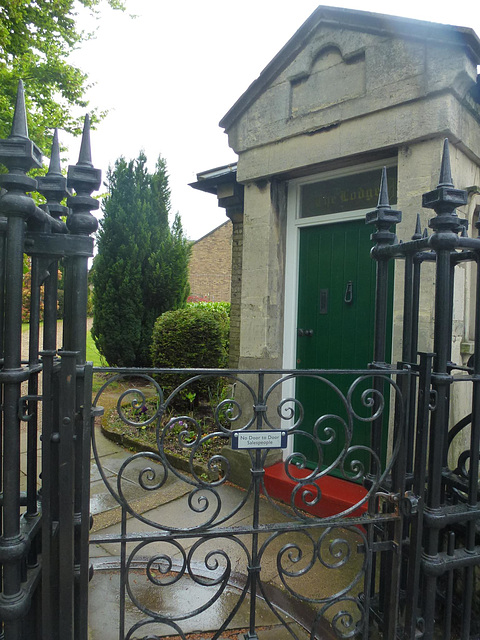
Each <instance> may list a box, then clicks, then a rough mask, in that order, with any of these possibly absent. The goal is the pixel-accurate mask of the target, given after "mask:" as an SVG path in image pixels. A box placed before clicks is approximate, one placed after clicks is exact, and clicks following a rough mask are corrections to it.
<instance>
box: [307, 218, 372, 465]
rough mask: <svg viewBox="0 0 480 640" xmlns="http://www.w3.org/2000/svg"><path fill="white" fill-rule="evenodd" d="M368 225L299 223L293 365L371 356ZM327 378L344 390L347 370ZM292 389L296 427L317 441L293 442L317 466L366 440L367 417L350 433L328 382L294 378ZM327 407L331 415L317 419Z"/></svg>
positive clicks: (358, 362)
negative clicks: (300, 414)
mask: <svg viewBox="0 0 480 640" xmlns="http://www.w3.org/2000/svg"><path fill="white" fill-rule="evenodd" d="M371 233H372V229H371V227H370V226H367V225H366V224H365V220H364V219H362V220H356V221H349V222H344V223H335V224H326V225H320V226H315V227H304V228H302V229H300V253H299V255H300V259H299V260H300V261H299V283H298V319H297V368H298V369H365V368H366V367H367V365H368V364H369V363H370V362H371V361H372V359H373V332H374V311H375V268H376V265H375V261H374V260H372V259H371V258H370V248H371V246H372V241H371V240H370V234H371ZM329 379H330V380H331V381H332V382H333V383H334V384H335V385H336V386H338V388H339V389H340V391H341V392H342V393H346V391H347V389H348V387H349V385H350V384H351V383H352V380H353V379H354V378H353V377H352V376H348V377H344V376H340V375H338V376H334V377H330V378H329ZM365 384H366V383H365ZM357 395H358V394H357ZM296 397H297V399H298V400H299V401H300V403H301V404H302V406H303V409H304V420H303V423H302V427H301V429H302V430H304V431H306V432H308V433H310V434H314V433H316V435H317V436H318V438H319V439H320V440H321V441H322V443H321V444H320V445H319V444H318V441H317V442H316V441H315V440H314V439H313V438H311V437H310V438H309V437H308V436H300V435H299V436H298V437H297V438H296V442H295V450H296V451H298V452H300V453H302V454H303V455H305V457H306V458H307V460H308V461H309V463H310V464H309V466H310V465H316V464H317V463H318V461H319V458H321V460H320V462H321V464H322V466H327V465H331V464H332V463H333V462H334V461H335V460H338V457H339V455H340V454H341V452H342V450H343V448H344V447H345V446H346V443H347V446H349V445H352V444H353V445H355V444H365V445H368V444H369V442H370V423H368V422H362V421H361V420H359V421H356V422H355V425H354V433H353V438H352V439H351V440H350V437H349V436H348V434H347V433H346V429H345V426H344V423H343V422H342V420H346V417H347V416H346V411H345V405H344V402H343V401H342V398H341V397H340V396H339V394H338V393H337V392H336V391H335V389H332V388H331V387H329V385H328V384H326V383H322V382H319V381H318V380H310V379H298V380H297V388H296ZM356 402H358V401H356ZM361 410H362V409H361V408H359V411H361ZM326 414H332V416H336V417H330V418H324V419H321V416H324V415H326ZM319 419H320V421H319ZM316 423H317V424H316ZM315 425H316V426H315ZM357 457H358V456H357ZM360 457H361V456H360Z"/></svg>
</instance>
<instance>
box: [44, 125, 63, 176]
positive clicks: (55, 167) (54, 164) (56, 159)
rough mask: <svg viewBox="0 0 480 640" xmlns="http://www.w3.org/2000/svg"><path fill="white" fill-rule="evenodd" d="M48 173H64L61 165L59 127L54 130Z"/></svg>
mask: <svg viewBox="0 0 480 640" xmlns="http://www.w3.org/2000/svg"><path fill="white" fill-rule="evenodd" d="M47 175H51V176H53V175H56V176H57V175H62V169H61V167H60V145H59V144H58V129H57V128H55V131H54V132H53V140H52V151H51V153H50V164H49V167H48V173H47Z"/></svg>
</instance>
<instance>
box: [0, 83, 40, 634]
mask: <svg viewBox="0 0 480 640" xmlns="http://www.w3.org/2000/svg"><path fill="white" fill-rule="evenodd" d="M0 162H2V163H3V164H4V165H5V166H6V167H7V168H8V169H9V173H8V174H5V175H2V176H0V185H1V186H2V187H5V188H6V189H7V193H5V194H3V195H2V197H1V198H0V212H1V214H2V215H4V216H6V218H7V232H6V250H5V291H4V294H5V305H4V311H5V340H4V345H5V350H4V361H3V371H2V373H1V376H2V382H3V385H4V397H3V416H4V423H3V427H4V431H3V447H4V449H3V453H4V456H3V523H2V524H3V532H2V533H3V535H2V537H1V538H0V561H1V563H2V565H3V576H2V578H3V580H2V584H3V589H2V593H1V594H0V618H1V619H2V620H3V623H4V637H5V640H16V639H19V638H20V637H21V633H22V618H23V617H24V616H25V615H26V613H27V612H28V610H29V607H30V596H31V594H30V593H29V590H28V588H27V587H26V585H25V584H24V583H23V580H24V575H23V571H24V569H23V567H24V565H25V563H26V555H27V550H28V542H29V541H28V533H26V532H25V531H22V529H21V523H20V415H19V407H20V397H21V383H22V381H23V380H26V379H27V378H28V373H24V371H23V369H22V367H21V335H22V280H23V241H24V228H25V220H26V219H27V218H28V217H29V216H31V215H33V214H34V212H35V209H36V207H35V203H34V202H33V200H32V199H31V198H30V197H29V196H27V195H26V192H27V191H31V190H34V189H35V187H36V181H35V180H33V179H32V178H29V177H27V175H26V172H27V171H28V170H29V169H31V168H32V167H39V166H41V153H40V150H39V149H38V148H37V147H36V146H35V145H34V144H33V143H32V142H31V141H30V140H29V139H28V133H27V126H26V113H25V104H24V98H23V86H22V85H20V87H19V92H18V95H17V103H16V109H15V115H14V121H13V126H12V133H11V134H10V137H9V138H8V140H2V141H0ZM5 454H7V455H5Z"/></svg>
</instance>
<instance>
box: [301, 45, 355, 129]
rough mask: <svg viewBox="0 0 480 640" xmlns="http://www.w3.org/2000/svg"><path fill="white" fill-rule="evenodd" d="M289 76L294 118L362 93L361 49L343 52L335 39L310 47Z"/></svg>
mask: <svg viewBox="0 0 480 640" xmlns="http://www.w3.org/2000/svg"><path fill="white" fill-rule="evenodd" d="M305 62H306V64H304V67H303V69H302V70H301V71H300V70H298V71H297V73H296V74H295V75H292V76H291V77H290V91H291V95H290V117H291V118H297V117H300V116H305V115H308V114H309V113H313V112H316V111H320V110H322V109H325V108H328V107H330V106H332V105H335V104H338V103H341V102H344V101H346V100H351V99H353V98H358V97H359V96H362V95H364V94H365V85H366V81H365V54H364V51H356V52H354V53H351V54H348V55H344V54H343V53H342V50H341V48H340V47H339V45H338V44H337V43H335V42H327V43H325V42H324V43H322V44H321V46H318V47H317V48H316V49H314V50H312V51H311V53H310V55H309V56H308V59H307V60H306V61H305Z"/></svg>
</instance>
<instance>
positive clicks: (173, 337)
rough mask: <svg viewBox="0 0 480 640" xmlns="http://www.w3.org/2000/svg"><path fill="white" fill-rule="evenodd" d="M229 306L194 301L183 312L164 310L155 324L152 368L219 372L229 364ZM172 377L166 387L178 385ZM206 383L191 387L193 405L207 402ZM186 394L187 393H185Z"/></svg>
mask: <svg viewBox="0 0 480 640" xmlns="http://www.w3.org/2000/svg"><path fill="white" fill-rule="evenodd" d="M229 310H230V305H229V304H228V303H224V302H196V303H191V304H188V305H187V307H186V308H184V309H177V310H176V311H167V312H166V313H163V314H162V315H161V316H160V317H159V318H158V319H157V321H156V322H155V325H154V328H153V333H152V348H151V358H152V364H153V366H154V367H159V368H175V369H184V368H187V369H198V368H207V369H218V368H224V367H225V366H226V365H227V362H228V335H229V329H230V318H229ZM182 380H183V378H182V377H181V376H174V377H173V376H172V379H171V380H170V381H169V384H167V385H165V384H164V386H166V387H167V390H168V388H169V387H170V388H173V387H174V386H177V385H178V384H180V383H181V381H182ZM209 386H210V385H209V384H208V382H207V383H205V382H202V383H201V384H197V385H195V386H194V387H192V390H193V392H194V393H195V395H196V402H195V403H196V404H198V402H199V401H200V400H207V399H208V394H209ZM186 391H187V393H188V390H186Z"/></svg>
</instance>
